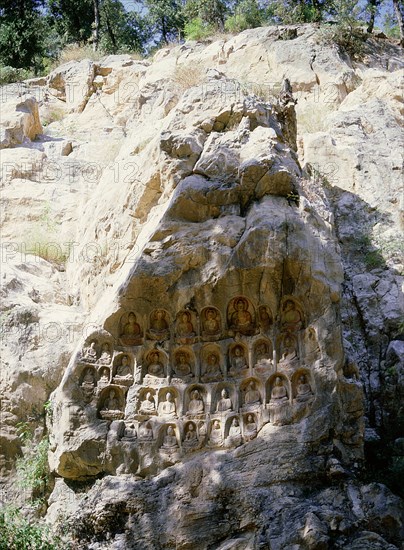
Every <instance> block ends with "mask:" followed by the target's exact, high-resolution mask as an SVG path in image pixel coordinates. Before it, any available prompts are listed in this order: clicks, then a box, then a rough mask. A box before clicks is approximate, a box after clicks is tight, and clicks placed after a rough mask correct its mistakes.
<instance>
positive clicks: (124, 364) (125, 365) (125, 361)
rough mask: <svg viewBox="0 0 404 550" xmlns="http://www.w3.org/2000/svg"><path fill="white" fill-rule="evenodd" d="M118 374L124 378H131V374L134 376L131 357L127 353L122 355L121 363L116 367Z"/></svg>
mask: <svg viewBox="0 0 404 550" xmlns="http://www.w3.org/2000/svg"><path fill="white" fill-rule="evenodd" d="M116 376H120V377H122V378H129V377H130V376H132V373H131V369H130V364H129V357H128V356H127V355H123V356H122V359H121V364H120V365H118V367H117V369H116Z"/></svg>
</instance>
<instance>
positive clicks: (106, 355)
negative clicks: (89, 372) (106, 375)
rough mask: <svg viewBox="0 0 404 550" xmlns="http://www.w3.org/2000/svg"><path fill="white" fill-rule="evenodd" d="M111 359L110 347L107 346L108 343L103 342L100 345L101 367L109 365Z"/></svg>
mask: <svg viewBox="0 0 404 550" xmlns="http://www.w3.org/2000/svg"><path fill="white" fill-rule="evenodd" d="M111 357H112V354H111V348H110V345H109V344H108V342H105V343H104V344H103V345H102V350H101V357H100V363H101V365H109V364H110V362H111Z"/></svg>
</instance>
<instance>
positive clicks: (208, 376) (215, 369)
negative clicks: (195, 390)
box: [202, 352, 222, 382]
mask: <svg viewBox="0 0 404 550" xmlns="http://www.w3.org/2000/svg"><path fill="white" fill-rule="evenodd" d="M221 378H222V371H221V370H220V363H219V357H218V355H217V354H216V353H213V352H212V353H209V355H208V356H207V358H206V367H205V373H204V375H203V376H202V380H203V382H215V381H216V380H220V379H221Z"/></svg>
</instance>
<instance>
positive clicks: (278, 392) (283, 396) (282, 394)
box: [271, 376, 288, 402]
mask: <svg viewBox="0 0 404 550" xmlns="http://www.w3.org/2000/svg"><path fill="white" fill-rule="evenodd" d="M287 399H288V394H287V391H286V388H285V385H284V383H283V380H282V378H281V377H280V376H277V377H276V378H275V383H274V386H273V388H272V391H271V401H277V402H279V401H287Z"/></svg>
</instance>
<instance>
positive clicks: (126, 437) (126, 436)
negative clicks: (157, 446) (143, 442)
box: [122, 424, 137, 441]
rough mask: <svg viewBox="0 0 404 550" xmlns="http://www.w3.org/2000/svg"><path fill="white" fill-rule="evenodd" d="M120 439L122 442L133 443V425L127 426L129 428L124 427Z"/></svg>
mask: <svg viewBox="0 0 404 550" xmlns="http://www.w3.org/2000/svg"><path fill="white" fill-rule="evenodd" d="M122 439H123V441H135V440H136V439H137V433H136V428H135V425H134V424H129V426H126V425H125V430H124V432H123V436H122Z"/></svg>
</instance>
